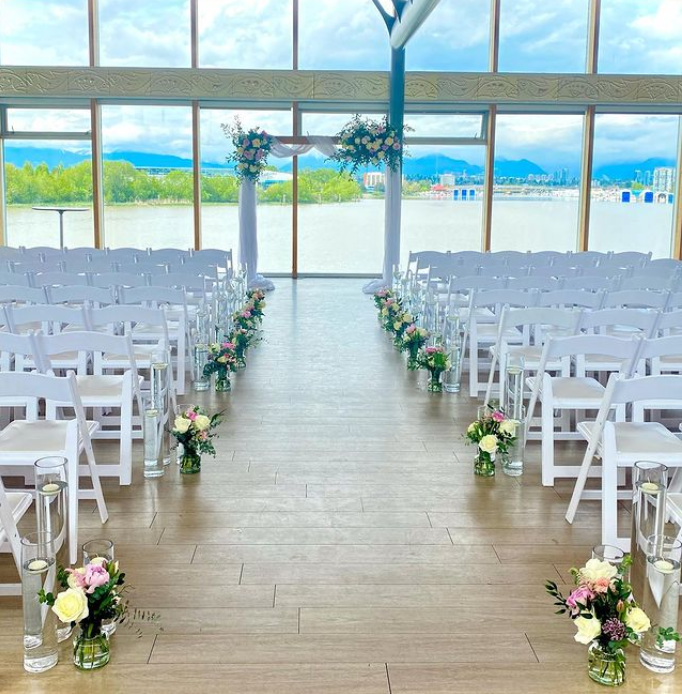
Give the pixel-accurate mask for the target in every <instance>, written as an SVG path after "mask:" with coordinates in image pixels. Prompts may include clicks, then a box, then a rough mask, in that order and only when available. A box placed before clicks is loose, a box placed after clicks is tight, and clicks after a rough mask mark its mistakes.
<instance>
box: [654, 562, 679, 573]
mask: <svg viewBox="0 0 682 694" xmlns="http://www.w3.org/2000/svg"><path fill="white" fill-rule="evenodd" d="M654 568H656V570H657V571H660V572H661V573H662V574H671V573H672V572H673V571H674V570H675V567H674V565H673V564H672V563H671V562H669V561H668V560H667V559H657V560H656V561H655V562H654Z"/></svg>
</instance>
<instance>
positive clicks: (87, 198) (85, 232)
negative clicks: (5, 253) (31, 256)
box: [4, 140, 94, 248]
mask: <svg viewBox="0 0 682 694" xmlns="http://www.w3.org/2000/svg"><path fill="white" fill-rule="evenodd" d="M4 155H5V156H4V159H5V188H6V190H5V195H6V200H7V233H6V238H5V243H6V244H7V245H8V246H56V247H59V214H58V213H57V212H56V211H48V210H36V209H34V207H44V206H49V207H55V206H56V207H74V208H83V210H84V211H78V212H75V211H74V212H67V213H65V215H64V245H65V246H67V247H72V248H75V247H77V246H92V244H93V241H94V235H93V215H92V159H91V150H90V142H89V141H77V140H76V141H74V140H66V141H64V140H62V141H59V140H40V141H36V140H10V141H8V142H5V148H4Z"/></svg>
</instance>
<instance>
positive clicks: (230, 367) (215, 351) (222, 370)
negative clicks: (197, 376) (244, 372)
mask: <svg viewBox="0 0 682 694" xmlns="http://www.w3.org/2000/svg"><path fill="white" fill-rule="evenodd" d="M236 370H237V355H236V352H235V346H234V343H233V342H214V343H212V344H210V345H209V346H208V361H207V362H206V364H205V365H204V376H206V377H207V378H210V377H211V374H215V375H216V378H215V390H216V392H217V393H221V392H224V391H227V390H230V389H231V385H230V373H231V372H232V373H234V372H235V371H236Z"/></svg>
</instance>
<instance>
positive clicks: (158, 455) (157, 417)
mask: <svg viewBox="0 0 682 694" xmlns="http://www.w3.org/2000/svg"><path fill="white" fill-rule="evenodd" d="M142 435H143V437H144V473H143V474H144V476H145V477H146V478H154V477H161V476H162V475H163V474H164V473H165V467H164V464H163V452H162V445H161V442H162V438H163V419H162V413H161V411H160V410H159V409H158V408H156V407H155V406H154V405H153V404H152V399H151V397H145V398H144V413H143V417H142Z"/></svg>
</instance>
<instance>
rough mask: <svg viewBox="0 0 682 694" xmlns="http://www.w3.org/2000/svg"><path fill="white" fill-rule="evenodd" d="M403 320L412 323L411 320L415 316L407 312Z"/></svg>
mask: <svg viewBox="0 0 682 694" xmlns="http://www.w3.org/2000/svg"><path fill="white" fill-rule="evenodd" d="M403 320H404V321H405V322H406V323H411V322H412V321H413V320H414V317H413V316H412V314H411V313H406V314H405V315H404V316H403Z"/></svg>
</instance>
